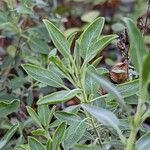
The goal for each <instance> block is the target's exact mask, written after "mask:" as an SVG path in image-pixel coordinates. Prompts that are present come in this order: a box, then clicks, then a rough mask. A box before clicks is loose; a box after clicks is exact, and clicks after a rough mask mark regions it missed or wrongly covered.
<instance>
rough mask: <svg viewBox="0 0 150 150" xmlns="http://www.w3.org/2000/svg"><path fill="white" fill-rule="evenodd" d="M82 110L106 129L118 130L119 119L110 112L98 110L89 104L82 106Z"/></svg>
mask: <svg viewBox="0 0 150 150" xmlns="http://www.w3.org/2000/svg"><path fill="white" fill-rule="evenodd" d="M81 106H82V108H83V109H84V110H86V111H88V112H89V113H90V114H91V115H92V116H93V117H94V118H96V119H97V120H98V121H99V122H100V123H102V124H103V125H105V126H107V127H112V128H114V129H116V130H117V129H118V126H119V119H118V118H117V117H116V116H115V115H114V114H113V113H112V112H110V111H108V110H106V109H104V108H100V107H97V106H94V105H93V106H92V105H89V104H82V105H81Z"/></svg>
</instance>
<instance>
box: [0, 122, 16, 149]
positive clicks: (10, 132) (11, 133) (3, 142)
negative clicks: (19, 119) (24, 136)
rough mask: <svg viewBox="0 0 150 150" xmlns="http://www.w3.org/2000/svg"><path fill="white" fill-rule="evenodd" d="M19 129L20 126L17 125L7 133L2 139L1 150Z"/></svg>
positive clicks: (0, 141)
mask: <svg viewBox="0 0 150 150" xmlns="http://www.w3.org/2000/svg"><path fill="white" fill-rule="evenodd" d="M18 127H19V124H15V125H13V126H12V127H11V128H10V129H9V130H8V131H7V132H6V134H5V135H4V137H2V139H1V140H0V149H1V148H3V147H4V146H5V145H6V144H7V143H8V142H9V140H10V139H11V138H12V136H13V135H14V134H15V132H16V131H17V129H18Z"/></svg>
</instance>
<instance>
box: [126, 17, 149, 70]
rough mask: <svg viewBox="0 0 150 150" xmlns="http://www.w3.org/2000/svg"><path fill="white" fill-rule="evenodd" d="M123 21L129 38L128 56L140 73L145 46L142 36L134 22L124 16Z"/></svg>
mask: <svg viewBox="0 0 150 150" xmlns="http://www.w3.org/2000/svg"><path fill="white" fill-rule="evenodd" d="M124 22H125V23H126V26H127V30H128V35H129V39H130V50H129V53H130V56H131V61H132V63H133V65H134V67H135V68H136V70H137V71H138V72H139V73H141V71H142V63H143V57H144V55H145V54H146V48H145V45H144V40H143V37H142V35H141V33H140V31H139V30H138V28H137V27H136V25H135V24H134V22H133V21H132V20H131V19H129V18H124Z"/></svg>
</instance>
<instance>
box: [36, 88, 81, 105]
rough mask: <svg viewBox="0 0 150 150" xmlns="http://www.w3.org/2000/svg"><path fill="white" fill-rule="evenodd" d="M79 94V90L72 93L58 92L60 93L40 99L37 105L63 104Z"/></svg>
mask: <svg viewBox="0 0 150 150" xmlns="http://www.w3.org/2000/svg"><path fill="white" fill-rule="evenodd" d="M79 92H80V90H79V89H74V90H70V91H69V90H62V91H58V92H55V93H52V94H50V95H47V96H45V97H42V98H40V99H39V100H38V102H37V104H38V105H42V104H57V103H62V102H65V101H67V100H70V99H71V98H73V97H75V96H76V95H77V94H78V93H79Z"/></svg>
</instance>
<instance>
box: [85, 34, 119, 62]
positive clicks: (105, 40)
mask: <svg viewBox="0 0 150 150" xmlns="http://www.w3.org/2000/svg"><path fill="white" fill-rule="evenodd" d="M117 37H118V36H117V35H107V36H103V37H102V38H100V39H99V40H97V41H96V42H93V44H92V45H91V46H90V48H89V49H88V51H87V54H86V58H85V62H89V61H90V60H92V59H93V58H94V57H95V56H96V55H97V54H98V53H100V52H101V51H102V50H104V48H105V47H106V46H108V45H109V44H110V43H111V42H112V41H113V40H114V39H116V38H117Z"/></svg>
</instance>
